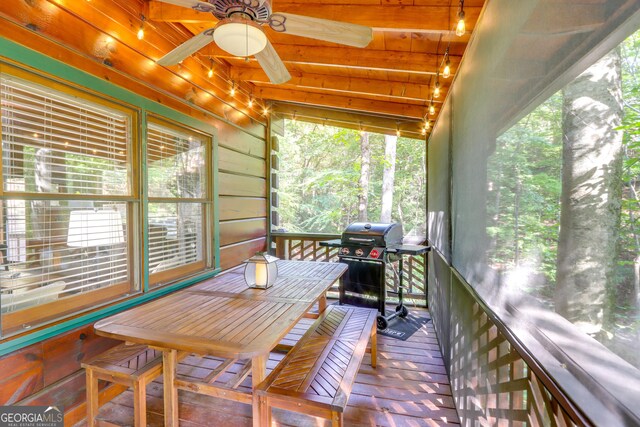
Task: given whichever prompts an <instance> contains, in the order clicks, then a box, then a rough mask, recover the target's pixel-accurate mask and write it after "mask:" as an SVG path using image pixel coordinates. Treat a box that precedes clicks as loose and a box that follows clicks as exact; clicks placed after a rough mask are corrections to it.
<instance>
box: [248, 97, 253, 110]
mask: <svg viewBox="0 0 640 427" xmlns="http://www.w3.org/2000/svg"><path fill="white" fill-rule="evenodd" d="M249 108H253V95H251V96H250V97H249Z"/></svg>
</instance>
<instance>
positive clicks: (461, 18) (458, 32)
mask: <svg viewBox="0 0 640 427" xmlns="http://www.w3.org/2000/svg"><path fill="white" fill-rule="evenodd" d="M465 32H466V28H465V25H464V0H460V10H459V11H458V25H456V36H458V37H462V36H464V33H465Z"/></svg>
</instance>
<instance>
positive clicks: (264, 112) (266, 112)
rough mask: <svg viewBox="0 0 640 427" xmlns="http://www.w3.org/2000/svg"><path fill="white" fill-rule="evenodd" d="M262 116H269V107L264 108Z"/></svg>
mask: <svg viewBox="0 0 640 427" xmlns="http://www.w3.org/2000/svg"><path fill="white" fill-rule="evenodd" d="M262 114H263V115H265V116H267V115H268V114H269V107H268V106H266V105H265V106H264V108H263V109H262Z"/></svg>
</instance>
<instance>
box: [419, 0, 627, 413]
mask: <svg viewBox="0 0 640 427" xmlns="http://www.w3.org/2000/svg"><path fill="white" fill-rule="evenodd" d="M639 28H640V3H638V2H637V1H632V0H612V1H606V2H599V1H597V2H591V1H590V2H572V1H568V0H561V1H555V0H554V1H542V0H540V1H527V2H512V1H507V0H491V1H489V2H487V5H486V8H485V10H484V12H483V16H482V18H481V20H480V21H479V25H478V27H477V28H476V29H475V32H474V35H473V39H472V42H471V43H470V45H469V47H468V49H467V51H466V52H465V59H464V61H463V63H462V64H461V69H460V70H459V71H458V73H457V74H456V80H455V81H454V83H453V85H452V88H451V90H450V92H449V98H448V99H447V105H448V106H449V107H450V108H451V111H450V114H451V115H450V116H447V117H445V116H444V114H443V116H441V117H440V119H439V120H438V122H437V123H436V126H435V127H434V132H433V136H432V137H431V139H430V141H429V147H430V150H429V168H430V174H429V207H428V209H429V214H430V224H429V238H430V240H431V241H432V243H433V244H434V245H435V247H436V249H437V250H439V251H440V252H442V253H443V254H444V255H445V256H446V252H445V250H444V249H443V248H446V242H443V241H442V240H438V237H439V236H441V235H442V233H439V230H442V229H446V227H447V223H446V216H450V218H451V227H452V228H451V235H452V247H451V256H450V262H451V265H452V267H453V268H454V269H455V270H456V271H457V272H458V273H459V274H460V276H461V278H462V279H464V281H465V282H467V283H468V284H469V285H470V286H471V287H472V288H473V291H472V294H473V295H472V296H473V297H476V296H477V297H478V298H479V300H481V301H482V303H483V304H486V307H487V308H488V309H489V311H490V312H491V313H492V314H495V315H496V316H498V317H499V318H500V319H501V320H502V321H503V322H504V324H505V328H507V329H508V330H510V331H511V332H513V331H515V332H514V333H516V334H517V342H518V343H519V344H520V345H523V346H524V347H525V348H526V349H527V351H530V352H531V353H532V354H533V356H534V358H536V360H537V361H538V362H539V363H541V364H542V365H543V368H544V369H545V371H546V372H547V373H548V374H549V375H550V376H551V378H552V379H553V380H555V381H558V383H559V387H560V388H562V389H563V392H565V393H567V395H569V396H570V398H571V399H575V401H576V402H577V405H578V406H579V408H580V410H581V411H584V413H585V414H586V415H587V417H588V418H589V419H591V420H593V421H594V422H595V421H597V422H598V425H600V424H603V425H634V424H633V423H635V424H637V423H639V422H640V413H638V410H637V405H635V403H634V401H635V402H637V401H638V399H640V396H639V395H638V392H637V391H633V390H631V388H630V387H629V386H628V384H629V382H634V383H637V382H640V371H639V370H638V367H640V359H639V358H638V354H640V349H639V348H638V345H637V343H638V342H640V328H639V327H638V323H637V313H638V312H640V298H637V295H638V294H639V293H638V291H637V290H638V289H640V288H639V287H638V286H637V285H636V284H637V273H634V268H636V267H637V262H638V261H637V260H638V259H640V257H639V255H638V254H639V252H638V249H637V245H636V244H635V243H633V241H634V236H637V233H636V231H635V229H636V228H637V221H636V219H635V218H638V208H637V206H638V204H637V200H638V198H637V194H638V191H637V185H636V182H638V179H637V176H640V173H639V172H638V168H637V167H636V166H635V164H636V163H637V159H638V151H637V150H638V149H637V147H638V145H637V143H638V140H637V129H638V123H640V120H638V115H637V112H636V110H638V108H637V106H638V105H640V101H639V100H638V96H637V93H640V92H639V91H640V86H639V84H638V79H637V76H638V75H639V74H640V73H639V72H638V70H640V68H638V61H637V58H638V57H640V56H639V55H638V51H639V50H640V42H639V40H640V36H639V33H638V30H639ZM443 113H444V112H443ZM447 128H448V129H447ZM447 132H450V138H449V143H450V147H451V156H452V157H451V162H452V168H451V170H452V176H451V212H450V215H447V214H446V213H445V218H443V219H439V218H438V216H437V213H438V212H439V211H440V210H441V209H442V206H444V205H445V202H444V196H442V195H440V194H434V193H438V192H440V191H447V190H446V186H445V185H444V184H443V183H444V182H447V181H448V179H449V177H448V176H447V173H446V171H445V170H444V168H443V164H442V163H443V160H444V155H443V154H442V153H443V152H444V150H442V151H440V154H439V153H438V152H439V150H441V148H440V146H441V144H442V141H444V140H445V138H444V135H445V134H447ZM441 159H442V160H441ZM432 218H433V221H434V222H435V223H434V224H432V223H431V221H432ZM635 271H637V269H636V270H635ZM430 277H433V276H430ZM434 282H435V283H433V285H434V286H440V283H439V281H438V278H437V276H436V277H434ZM443 285H444V284H443ZM445 286H446V285H445ZM462 286H463V285H462V284H461V281H454V282H452V285H451V290H452V293H451V301H450V304H449V306H448V307H446V310H448V313H444V312H443V311H446V310H445V309H443V308H442V307H440V306H437V307H436V310H437V316H438V317H441V319H440V320H439V321H438V320H435V319H434V323H435V324H436V325H437V324H438V322H440V324H441V325H444V324H445V322H447V321H448V322H450V331H449V332H448V334H449V337H448V338H449V341H450V345H451V356H452V361H451V363H452V368H451V369H452V375H456V376H458V375H459V376H460V382H459V383H458V384H459V385H460V387H459V388H458V391H457V393H459V396H460V397H459V399H460V400H458V402H464V404H465V406H464V410H463V411H462V413H461V417H462V418H463V419H467V420H476V419H478V418H483V417H484V418H487V422H489V423H491V422H493V421H491V419H492V418H499V416H498V415H499V410H500V409H502V406H501V403H500V399H501V397H500V396H495V397H482V396H486V393H485V391H487V390H488V391H490V392H493V391H497V392H498V393H500V390H501V385H499V384H498V385H496V386H495V390H493V389H491V390H489V389H487V390H482V387H483V386H484V385H482V384H478V385H477V387H475V386H474V387H473V388H474V390H475V391H474V393H476V394H475V396H474V393H470V394H467V391H468V390H465V391H464V392H463V391H460V390H463V389H465V387H468V383H467V381H475V380H474V378H478V379H479V380H480V379H482V381H484V377H482V375H480V374H478V372H477V367H476V366H474V365H473V363H469V360H471V361H473V360H475V356H474V357H470V351H474V352H476V348H469V345H470V343H471V342H472V340H473V339H474V337H473V334H476V332H475V331H476V330H477V325H475V324H474V323H476V324H477V323H483V322H485V319H484V318H481V316H480V315H481V312H482V311H483V310H482V309H481V310H480V311H479V312H478V313H477V314H478V316H479V317H477V318H475V320H474V319H468V318H466V317H465V316H468V315H470V313H473V315H474V316H475V315H476V314H475V312H473V311H472V312H470V311H469V310H470V309H471V306H472V304H470V303H469V302H468V301H465V299H464V298H466V297H464V296H463V295H461V294H460V289H459V288H460V287H462ZM464 286H466V285H464ZM444 292H445V289H441V290H435V291H434V293H433V296H434V299H435V298H445V294H444ZM430 297H431V291H430ZM432 304H438V301H433V302H432ZM483 304H481V305H480V308H483V307H485V306H484V305H483ZM432 307H433V305H432ZM473 310H476V308H473ZM490 323H491V322H487V328H491V326H490V325H489V324H490ZM474 328H476V329H474ZM440 331H442V332H443V333H447V331H446V330H445V328H444V327H441V328H439V332H440ZM494 335H495V334H494ZM496 340H497V337H496ZM514 342H516V341H514ZM498 344H499V343H498V342H497V341H496V345H497V347H496V349H495V352H497V354H498V355H499V357H504V358H505V360H506V359H508V358H510V357H511V356H510V355H509V354H510V352H511V350H510V349H507V348H505V349H501V347H500V345H498ZM477 345H479V346H483V345H485V344H484V342H478V343H477ZM491 345H492V344H487V346H488V347H490V346H491ZM503 350H504V351H503ZM547 350H548V351H549V352H550V353H552V354H551V355H550V354H548V353H546V351H547ZM493 356H494V354H491V353H490V354H488V357H489V358H491V357H493ZM478 357H481V359H480V361H479V362H478V363H481V364H483V363H484V364H486V365H487V366H491V365H492V364H494V365H495V363H499V359H498V360H496V359H490V360H489V361H487V359H486V358H485V359H482V357H485V356H482V352H478ZM457 358H458V359H460V360H459V361H457V360H456V359H457ZM558 366H564V368H558ZM474 369H476V371H474ZM504 369H505V370H509V369H511V368H507V367H505V368H504ZM456 370H457V372H455V373H454V371H456ZM492 375H494V374H493V373H490V374H489V377H488V378H489V380H490V381H489V383H491V384H493V382H492V381H494V377H493V376H492ZM498 375H499V373H498ZM528 375H529V376H528V377H526V378H527V379H526V380H527V381H529V382H530V384H529V386H530V387H533V384H534V382H536V381H537V380H536V379H535V378H533V377H532V376H531V374H528ZM505 378H506V377H505ZM514 381H516V382H518V384H522V385H523V388H522V390H527V393H529V392H531V393H534V394H536V399H538V400H537V401H538V402H543V401H545V399H547V398H548V395H547V394H546V392H544V391H540V390H536V389H535V388H532V389H530V390H528V389H527V387H528V386H527V387H524V382H525V379H524V378H523V377H514ZM498 382H500V380H498ZM511 385H512V384H505V386H504V387H505V388H506V387H510V386H511ZM549 390H551V388H549ZM524 396H525V397H527V399H528V398H529V397H530V396H528V395H526V394H525V395H524ZM521 397H522V396H521ZM476 398H477V400H475V402H476V403H477V405H476V404H474V403H473V402H471V404H469V402H470V400H473V399H476ZM491 399H494V400H491ZM495 399H498V401H497V402H496V401H495ZM602 402H605V405H606V407H607V408H608V409H607V410H602V411H601V410H600V409H597V408H602V407H601V406H600V405H601V404H602ZM507 403H508V402H507ZM507 403H505V405H506V404H507ZM546 405H547V407H549V406H551V403H547V404H546ZM508 409H512V408H511V407H508ZM513 409H515V410H516V412H514V414H513V416H514V417H515V418H514V419H517V420H519V421H522V422H523V423H526V417H527V415H526V414H525V413H524V412H522V413H517V411H520V410H523V411H525V410H526V408H522V407H520V406H519V407H517V408H516V407H514V408H513ZM607 411H608V412H607ZM465 413H466V415H465ZM549 416H553V414H550V415H549ZM556 416H560V415H558V414H556ZM560 417H561V418H562V417H563V416H560ZM621 420H622V423H620V421H621ZM539 422H545V420H544V418H540V420H539ZM624 422H632V423H631V424H628V423H627V424H624ZM616 423H617V424H616ZM533 425H536V423H535V422H534V423H533Z"/></svg>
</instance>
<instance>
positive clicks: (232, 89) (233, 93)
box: [229, 82, 236, 96]
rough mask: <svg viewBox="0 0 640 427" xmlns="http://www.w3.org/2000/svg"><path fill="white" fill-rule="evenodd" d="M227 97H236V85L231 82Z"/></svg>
mask: <svg viewBox="0 0 640 427" xmlns="http://www.w3.org/2000/svg"><path fill="white" fill-rule="evenodd" d="M229 95H231V96H235V95H236V83H235V82H231V90H230V91H229Z"/></svg>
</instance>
